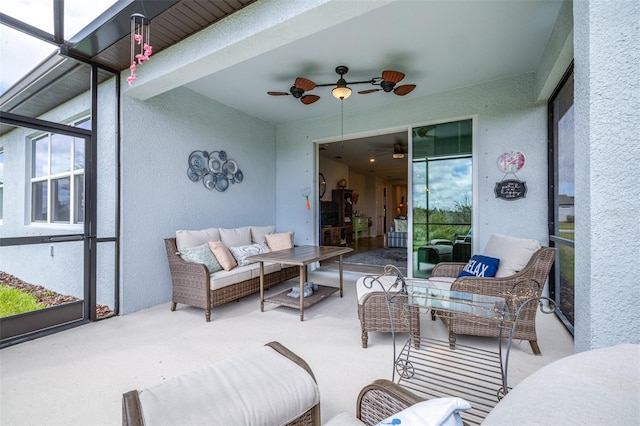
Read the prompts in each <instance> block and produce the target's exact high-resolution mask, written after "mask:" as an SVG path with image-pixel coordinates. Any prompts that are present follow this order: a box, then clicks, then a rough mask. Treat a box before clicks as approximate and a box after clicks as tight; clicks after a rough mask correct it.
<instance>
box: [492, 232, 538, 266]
mask: <svg viewBox="0 0 640 426" xmlns="http://www.w3.org/2000/svg"><path fill="white" fill-rule="evenodd" d="M540 248H542V245H541V244H540V241H538V240H530V239H525V238H516V237H511V236H508V235H502V234H493V235H491V237H490V238H489V241H488V242H487V245H486V247H485V248H484V252H483V254H484V255H485V256H490V257H496V258H498V259H500V265H499V266H498V271H497V272H496V277H509V276H511V275H513V274H515V273H516V272H520V271H521V270H522V269H524V267H525V266H527V263H529V260H530V259H531V256H533V254H534V253H535V252H536V251H538V250H540Z"/></svg>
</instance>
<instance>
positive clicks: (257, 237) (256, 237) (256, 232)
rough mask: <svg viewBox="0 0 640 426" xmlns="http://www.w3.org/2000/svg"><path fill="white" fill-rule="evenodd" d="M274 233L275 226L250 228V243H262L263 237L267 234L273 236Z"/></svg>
mask: <svg viewBox="0 0 640 426" xmlns="http://www.w3.org/2000/svg"><path fill="white" fill-rule="evenodd" d="M275 231H276V227H275V226H252V227H251V242H252V243H264V241H265V238H264V236H265V235H267V234H273V233H274V232H275Z"/></svg>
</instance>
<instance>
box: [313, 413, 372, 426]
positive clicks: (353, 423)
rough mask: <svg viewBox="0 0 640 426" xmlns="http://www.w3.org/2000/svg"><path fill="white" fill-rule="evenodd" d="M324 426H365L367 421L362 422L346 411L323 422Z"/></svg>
mask: <svg viewBox="0 0 640 426" xmlns="http://www.w3.org/2000/svg"><path fill="white" fill-rule="evenodd" d="M322 425H323V426H363V425H365V423H362V422H361V421H360V420H358V419H356V418H355V417H353V416H352V415H351V414H348V413H345V412H344V411H342V412H340V413H338V414H336V415H335V416H333V417H331V418H330V419H329V421H328V422H323V423H322Z"/></svg>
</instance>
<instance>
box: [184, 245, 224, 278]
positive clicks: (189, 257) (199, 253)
mask: <svg viewBox="0 0 640 426" xmlns="http://www.w3.org/2000/svg"><path fill="white" fill-rule="evenodd" d="M180 254H181V255H182V258H183V259H184V260H186V261H187V262H191V263H202V264H203V265H205V266H206V267H207V269H208V270H209V273H210V274H213V273H214V272H218V271H222V265H220V263H219V262H218V259H216V257H215V256H214V255H213V252H212V251H211V249H210V248H209V244H208V243H204V244H201V245H199V246H196V247H187V248H183V249H182V250H181V251H180Z"/></svg>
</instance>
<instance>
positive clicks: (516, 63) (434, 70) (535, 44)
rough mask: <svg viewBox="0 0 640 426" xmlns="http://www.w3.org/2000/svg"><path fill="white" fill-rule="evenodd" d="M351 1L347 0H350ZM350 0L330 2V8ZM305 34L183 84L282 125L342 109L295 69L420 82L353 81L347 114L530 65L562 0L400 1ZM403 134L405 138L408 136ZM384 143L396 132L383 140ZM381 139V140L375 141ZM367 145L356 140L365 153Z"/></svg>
mask: <svg viewBox="0 0 640 426" xmlns="http://www.w3.org/2000/svg"><path fill="white" fill-rule="evenodd" d="M351 1H353V0H351ZM349 3H350V2H349V1H344V2H341V1H336V2H333V6H334V7H341V6H347V5H349ZM381 4H383V5H382V6H379V7H378V5H376V6H375V8H372V10H370V11H368V12H366V13H364V14H362V15H360V16H357V17H355V18H352V19H349V20H347V21H346V22H342V23H339V24H337V25H334V26H330V25H324V26H323V27H322V28H324V29H322V30H319V31H317V32H315V33H311V35H307V36H304V37H302V38H297V39H296V38H295V37H292V40H294V41H292V42H290V43H288V44H285V45H282V46H280V47H277V48H274V49H272V50H269V51H266V52H265V53H262V54H259V55H258V56H254V57H252V58H250V59H247V60H245V61H243V62H240V63H237V64H235V65H231V66H229V67H227V68H224V69H222V70H220V71H217V72H215V73H213V74H211V75H208V76H206V77H204V78H201V79H199V80H195V81H193V82H191V83H189V84H187V87H188V88H190V89H192V90H194V91H196V92H198V93H201V94H203V95H205V96H208V97H210V98H212V99H214V100H216V101H218V102H220V103H223V104H225V105H228V106H230V107H232V108H235V109H237V110H240V111H243V112H245V113H247V114H249V115H251V116H254V117H257V118H259V119H262V120H264V121H267V122H270V123H274V124H279V123H284V122H288V121H297V120H304V119H312V118H319V117H328V116H335V115H339V114H340V102H339V101H338V100H336V99H334V98H333V97H332V96H331V89H332V88H331V87H320V88H316V89H314V90H313V91H310V92H308V93H313V94H317V95H319V96H320V97H321V99H320V100H318V101H317V102H315V103H313V104H311V105H304V104H302V103H301V102H300V101H299V100H298V99H295V98H294V97H293V96H279V97H274V96H269V95H267V91H283V92H287V91H289V88H290V86H291V85H292V84H293V83H294V80H295V78H296V77H305V78H308V79H310V80H312V81H314V82H315V83H316V84H324V83H335V82H336V81H337V80H338V78H339V76H338V75H337V74H336V73H335V67H336V66H338V65H346V66H348V67H349V72H348V74H347V75H346V76H345V79H346V80H347V82H350V81H359V80H370V79H371V78H373V77H378V76H380V75H381V72H382V71H383V70H386V69H391V70H397V71H401V72H404V73H405V74H406V77H405V79H404V80H403V81H402V82H401V83H400V84H409V83H411V84H416V85H417V87H416V89H415V90H414V91H413V92H411V93H410V94H408V95H406V96H405V97H400V96H397V95H395V94H393V93H385V92H382V91H380V92H376V93H372V94H368V95H360V94H357V93H356V92H357V91H359V90H365V89H367V88H373V87H374V86H370V85H368V84H367V85H357V86H353V87H352V89H353V91H354V93H353V94H352V95H351V97H350V98H349V99H347V100H345V101H344V102H345V104H344V108H345V113H347V112H348V111H357V110H361V109H368V108H376V107H379V106H382V105H385V104H390V103H393V102H398V101H402V100H403V99H409V98H416V97H421V96H428V95H430V94H434V93H439V92H444V91H447V90H451V89H455V88H460V87H465V86H471V85H475V84H478V83H481V82H486V81H491V80H497V79H501V78H505V77H508V76H513V75H518V74H523V73H533V72H535V70H536V68H537V66H538V63H539V61H540V59H541V57H542V54H543V51H544V49H545V45H546V43H547V41H548V40H549V37H550V35H551V31H552V29H553V26H554V24H555V20H556V17H557V15H558V11H559V8H560V5H561V1H560V0H552V1H543V0H534V1H523V0H508V1H482V0H478V1H429V0H424V1H421V0H398V1H394V2H391V3H389V4H384V3H381ZM405 137H406V136H405ZM389 142H390V146H391V144H392V143H393V140H391V141H389ZM376 143H379V140H377V141H376ZM368 149H369V148H368V147H367V148H362V149H361V150H363V151H367V150H368Z"/></svg>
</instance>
